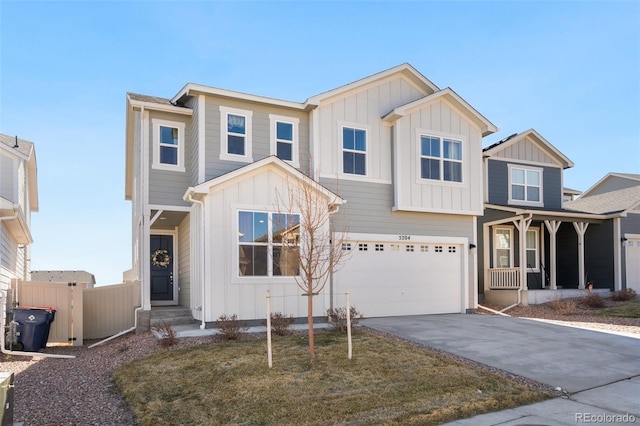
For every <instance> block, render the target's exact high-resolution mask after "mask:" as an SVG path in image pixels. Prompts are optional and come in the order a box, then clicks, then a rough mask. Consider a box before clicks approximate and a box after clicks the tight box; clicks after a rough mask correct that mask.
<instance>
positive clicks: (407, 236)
mask: <svg viewBox="0 0 640 426" xmlns="http://www.w3.org/2000/svg"><path fill="white" fill-rule="evenodd" d="M410 239H411V236H410V235H398V240H399V241H409V240H410Z"/></svg>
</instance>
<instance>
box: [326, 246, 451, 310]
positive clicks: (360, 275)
mask: <svg viewBox="0 0 640 426" xmlns="http://www.w3.org/2000/svg"><path fill="white" fill-rule="evenodd" d="M461 247H462V246H461V245H460V244H459V243H458V244H442V243H438V244H427V243H424V244H422V243H421V244H392V243H376V242H375V241H371V242H365V243H362V242H361V243H359V244H356V243H353V244H352V252H351V253H350V254H349V256H348V257H347V260H346V261H345V264H344V266H343V267H342V269H341V270H340V271H339V272H338V273H336V277H335V282H336V290H337V291H339V292H343V291H345V290H349V292H350V294H351V303H352V304H353V305H354V306H356V308H357V309H358V310H359V311H360V312H362V313H363V314H364V315H365V316H368V317H375V316H395V315H418V314H430V313H451V312H461V310H462V287H463V276H462V270H463V268H462V253H461ZM365 249H366V250H365Z"/></svg>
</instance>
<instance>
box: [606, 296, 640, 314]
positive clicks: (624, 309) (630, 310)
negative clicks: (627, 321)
mask: <svg viewBox="0 0 640 426" xmlns="http://www.w3.org/2000/svg"><path fill="white" fill-rule="evenodd" d="M597 315H598V316H602V317H618V318H640V300H633V301H629V302H626V303H622V304H620V305H618V306H612V307H609V308H604V309H600V310H599V311H598V312H597Z"/></svg>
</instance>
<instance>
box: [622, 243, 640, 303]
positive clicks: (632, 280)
mask: <svg viewBox="0 0 640 426" xmlns="http://www.w3.org/2000/svg"><path fill="white" fill-rule="evenodd" d="M625 249H626V251H627V253H626V256H627V258H626V262H625V266H626V269H627V288H632V289H634V290H635V291H636V293H638V294H640V238H629V239H628V240H627V244H626V246H625Z"/></svg>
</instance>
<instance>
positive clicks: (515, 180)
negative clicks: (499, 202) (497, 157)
mask: <svg viewBox="0 0 640 426" xmlns="http://www.w3.org/2000/svg"><path fill="white" fill-rule="evenodd" d="M509 173H510V174H509V183H510V188H509V201H510V202H512V203H515V204H518V203H523V204H538V205H541V204H542V170H540V169H527V168H521V167H514V166H511V167H509Z"/></svg>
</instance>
